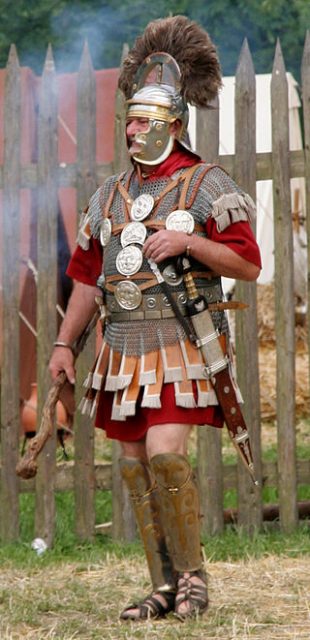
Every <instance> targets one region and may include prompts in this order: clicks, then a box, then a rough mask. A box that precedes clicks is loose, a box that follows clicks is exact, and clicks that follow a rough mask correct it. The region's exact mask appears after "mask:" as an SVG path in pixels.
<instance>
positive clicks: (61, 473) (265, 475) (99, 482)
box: [0, 427, 310, 493]
mask: <svg viewBox="0 0 310 640" xmlns="http://www.w3.org/2000/svg"><path fill="white" fill-rule="evenodd" d="M211 428H213V427H210V429H211ZM112 470H113V465H112V464H111V463H110V462H97V463H96V464H95V483H96V489H98V490H100V491H109V490H111V489H112V482H113V471H112ZM222 470H223V474H222V476H223V489H224V491H231V490H237V487H238V480H237V465H236V464H229V465H228V464H223V467H222ZM195 471H196V473H197V475H198V469H196V470H195ZM0 472H1V465H0ZM211 483H212V478H211ZM262 483H263V486H264V487H268V488H270V487H273V488H276V487H277V485H278V467H277V463H276V462H263V463H262ZM297 483H298V486H300V485H309V484H310V460H297ZM73 488H74V463H73V461H70V462H60V463H58V464H57V466H56V476H55V491H60V492H61V491H72V490H73ZM34 490H35V480H34V479H30V480H21V479H20V478H19V491H20V492H21V493H32V492H33V491H34Z"/></svg>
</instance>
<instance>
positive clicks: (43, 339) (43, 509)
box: [35, 46, 58, 547]
mask: <svg viewBox="0 0 310 640" xmlns="http://www.w3.org/2000/svg"><path fill="white" fill-rule="evenodd" d="M57 169H58V149H57V99H56V89H55V66H54V60H53V54H52V49H51V47H50V46H49V47H48V50H47V55H46V60H45V65H44V70H43V75H42V79H41V86H40V97H39V125H38V190H39V193H38V242H37V246H38V289H37V332H38V342H37V345H38V351H37V380H38V391H39V393H38V415H41V411H42V407H43V403H44V400H45V398H46V395H47V393H48V389H49V386H50V379H49V374H48V363H49V359H50V355H51V350H52V344H53V342H54V340H55V339H56V334H57V312H56V302H57V214H58V200H57ZM55 467H56V430H55V429H54V430H53V435H52V437H51V438H50V440H49V441H48V442H47V443H46V446H45V447H44V450H43V451H42V453H41V454H40V457H39V468H38V474H37V481H36V517H35V530H36V535H37V536H39V537H41V538H43V539H44V540H45V541H46V543H47V545H48V546H49V547H51V546H52V544H53V538H54V527H55V495H54V483H55Z"/></svg>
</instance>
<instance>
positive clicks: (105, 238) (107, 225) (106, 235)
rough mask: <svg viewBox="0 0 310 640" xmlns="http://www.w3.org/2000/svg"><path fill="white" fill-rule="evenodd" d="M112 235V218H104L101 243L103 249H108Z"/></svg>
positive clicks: (101, 228)
mask: <svg viewBox="0 0 310 640" xmlns="http://www.w3.org/2000/svg"><path fill="white" fill-rule="evenodd" d="M111 233H112V223H111V220H110V218H104V220H103V221H102V223H101V227H100V242H101V244H102V246H103V247H106V246H107V244H108V242H109V240H110V238H111Z"/></svg>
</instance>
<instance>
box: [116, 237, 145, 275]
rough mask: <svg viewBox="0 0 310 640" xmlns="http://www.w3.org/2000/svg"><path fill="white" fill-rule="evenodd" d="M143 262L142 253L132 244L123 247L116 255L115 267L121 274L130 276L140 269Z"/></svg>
mask: <svg viewBox="0 0 310 640" xmlns="http://www.w3.org/2000/svg"><path fill="white" fill-rule="evenodd" d="M142 262H143V254H142V251H141V249H139V247H135V246H134V245H133V244H130V245H128V246H127V247H124V249H122V250H121V251H120V252H119V253H118V254H117V256H116V268H117V271H118V273H121V274H122V275H123V276H132V275H133V274H134V273H137V272H138V271H140V269H141V266H142Z"/></svg>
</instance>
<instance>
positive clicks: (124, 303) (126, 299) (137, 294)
mask: <svg viewBox="0 0 310 640" xmlns="http://www.w3.org/2000/svg"><path fill="white" fill-rule="evenodd" d="M114 295H115V298H116V300H117V302H118V304H119V305H120V307H122V309H127V310H128V311H131V310H132V309H137V307H139V306H140V304H141V302H142V293H141V291H140V289H139V287H138V286H137V285H136V284H135V283H134V282H130V281H129V280H122V281H121V282H119V283H118V284H117V285H116V287H115V293H114Z"/></svg>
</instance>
